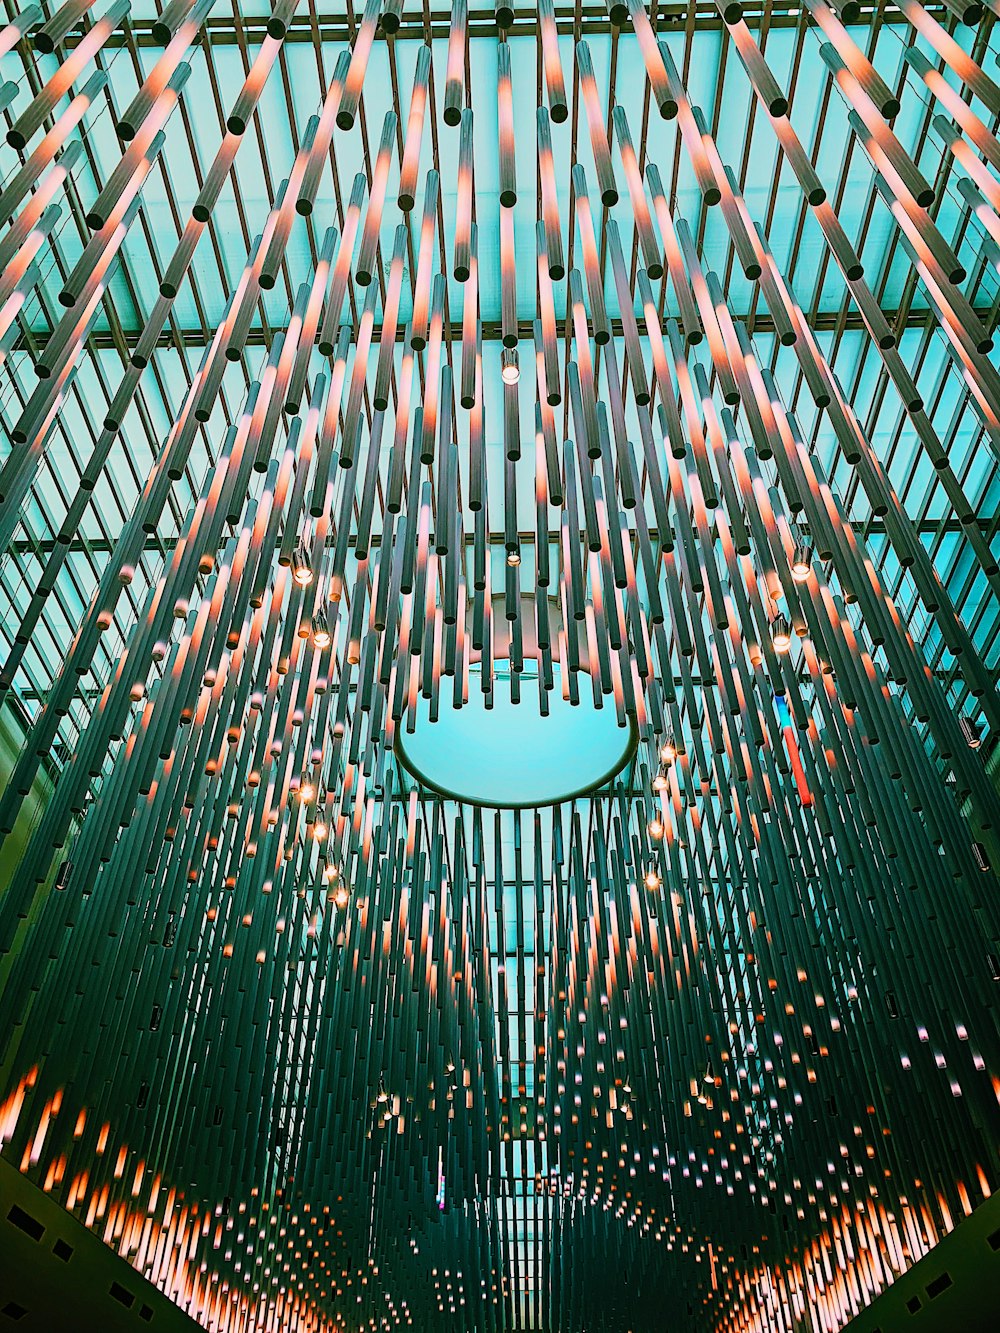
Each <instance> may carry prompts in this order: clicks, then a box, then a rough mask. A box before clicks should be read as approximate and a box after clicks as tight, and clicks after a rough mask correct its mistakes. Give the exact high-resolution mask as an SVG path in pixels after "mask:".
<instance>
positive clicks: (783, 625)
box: [771, 614, 792, 653]
mask: <svg viewBox="0 0 1000 1333" xmlns="http://www.w3.org/2000/svg"><path fill="white" fill-rule="evenodd" d="M771 643H772V644H773V645H774V651H775V652H776V653H787V652H788V650H789V648H790V647H791V646H792V631H791V629H790V628H789V625H788V621H787V620H786V619H785V617H784V616H783V615H780V614H779V615H776V616H775V617H774V619H773V620H772V621H771Z"/></svg>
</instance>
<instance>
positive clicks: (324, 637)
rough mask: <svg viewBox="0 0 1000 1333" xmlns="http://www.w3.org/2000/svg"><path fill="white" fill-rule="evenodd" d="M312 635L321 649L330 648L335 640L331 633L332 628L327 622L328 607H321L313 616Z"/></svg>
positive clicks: (314, 641)
mask: <svg viewBox="0 0 1000 1333" xmlns="http://www.w3.org/2000/svg"><path fill="white" fill-rule="evenodd" d="M312 637H313V643H314V644H315V645H316V647H317V648H321V649H322V648H329V646H330V644H331V643H332V642H333V640H332V637H331V634H330V628H329V625H328V624H327V619H326V609H325V608H324V607H320V609H319V610H318V611H317V612H316V614H315V615H314V616H313V623H312Z"/></svg>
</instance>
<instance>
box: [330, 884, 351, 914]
mask: <svg viewBox="0 0 1000 1333" xmlns="http://www.w3.org/2000/svg"><path fill="white" fill-rule="evenodd" d="M333 901H334V903H335V904H336V905H337V906H338V907H339V908H340V910H341V911H343V910H344V908H345V907H346V906H347V904H348V903H349V902H350V901H351V895H350V894H349V893H348V892H347V886H346V885H345V884H341V885H340V887H339V888H338V889H337V892H336V893H335V894H334V895H333Z"/></svg>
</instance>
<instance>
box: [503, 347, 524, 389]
mask: <svg viewBox="0 0 1000 1333" xmlns="http://www.w3.org/2000/svg"><path fill="white" fill-rule="evenodd" d="M500 378H501V379H502V380H503V382H504V384H516V383H517V382H518V380H519V379H520V378H521V366H520V363H519V361H518V359H517V348H516V347H505V348H504V349H503V351H502V352H501V353H500Z"/></svg>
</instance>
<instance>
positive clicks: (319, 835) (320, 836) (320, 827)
mask: <svg viewBox="0 0 1000 1333" xmlns="http://www.w3.org/2000/svg"><path fill="white" fill-rule="evenodd" d="M313 837H314V838H315V839H316V841H317V842H322V841H323V840H324V838H325V837H326V825H325V824H324V823H323V821H322V820H320V821H319V823H318V824H316V825H315V827H314V828H313Z"/></svg>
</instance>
